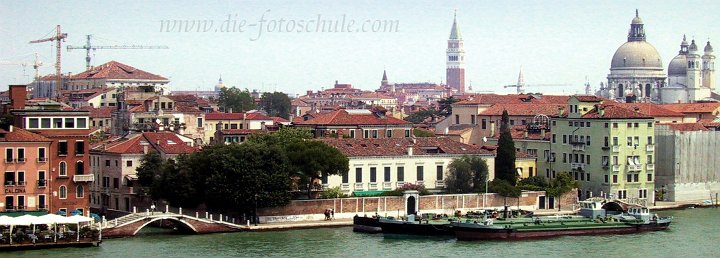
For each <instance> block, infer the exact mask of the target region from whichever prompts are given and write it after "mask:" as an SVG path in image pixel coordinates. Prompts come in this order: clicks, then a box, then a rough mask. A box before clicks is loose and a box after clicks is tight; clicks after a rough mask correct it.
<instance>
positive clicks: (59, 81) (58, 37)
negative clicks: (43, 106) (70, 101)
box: [30, 25, 67, 97]
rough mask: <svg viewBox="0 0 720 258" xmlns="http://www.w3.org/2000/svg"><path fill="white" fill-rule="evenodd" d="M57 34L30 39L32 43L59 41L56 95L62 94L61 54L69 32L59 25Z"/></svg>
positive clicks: (56, 66) (56, 57)
mask: <svg viewBox="0 0 720 258" xmlns="http://www.w3.org/2000/svg"><path fill="white" fill-rule="evenodd" d="M56 30H57V34H55V36H53V37H49V38H44V39H38V40H33V41H30V44H33V43H42V42H48V41H57V42H56V48H57V54H56V56H55V76H56V78H55V90H54V92H53V94H54V95H55V96H54V97H59V96H60V94H59V93H60V87H62V69H61V68H62V67H61V64H62V63H61V55H62V42H63V41H65V38H67V33H62V30H61V29H60V25H57V27H56Z"/></svg>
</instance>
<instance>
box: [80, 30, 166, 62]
mask: <svg viewBox="0 0 720 258" xmlns="http://www.w3.org/2000/svg"><path fill="white" fill-rule="evenodd" d="M86 36H87V43H85V45H84V46H71V45H68V46H67V50H68V51H70V50H72V49H85V53H86V54H85V68H86V69H87V70H90V50H93V51H95V50H97V49H168V47H167V46H140V45H130V46H128V45H122V46H93V45H92V44H91V43H90V39H91V38H92V35H86Z"/></svg>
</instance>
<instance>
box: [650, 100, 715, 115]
mask: <svg viewBox="0 0 720 258" xmlns="http://www.w3.org/2000/svg"><path fill="white" fill-rule="evenodd" d="M660 106H662V107H663V108H665V109H669V110H672V111H675V112H680V113H712V112H714V111H715V110H718V108H720V103H717V102H715V103H676V104H663V105H660Z"/></svg>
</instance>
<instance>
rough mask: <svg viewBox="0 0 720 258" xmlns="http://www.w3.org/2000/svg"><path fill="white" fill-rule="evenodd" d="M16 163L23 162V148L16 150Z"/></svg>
mask: <svg viewBox="0 0 720 258" xmlns="http://www.w3.org/2000/svg"><path fill="white" fill-rule="evenodd" d="M17 162H20V163H23V162H25V148H18V149H17Z"/></svg>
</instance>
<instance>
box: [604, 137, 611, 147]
mask: <svg viewBox="0 0 720 258" xmlns="http://www.w3.org/2000/svg"><path fill="white" fill-rule="evenodd" d="M603 144H604V145H603V146H605V147H608V146H610V140H609V139H608V137H607V136H605V140H604V141H603Z"/></svg>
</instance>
